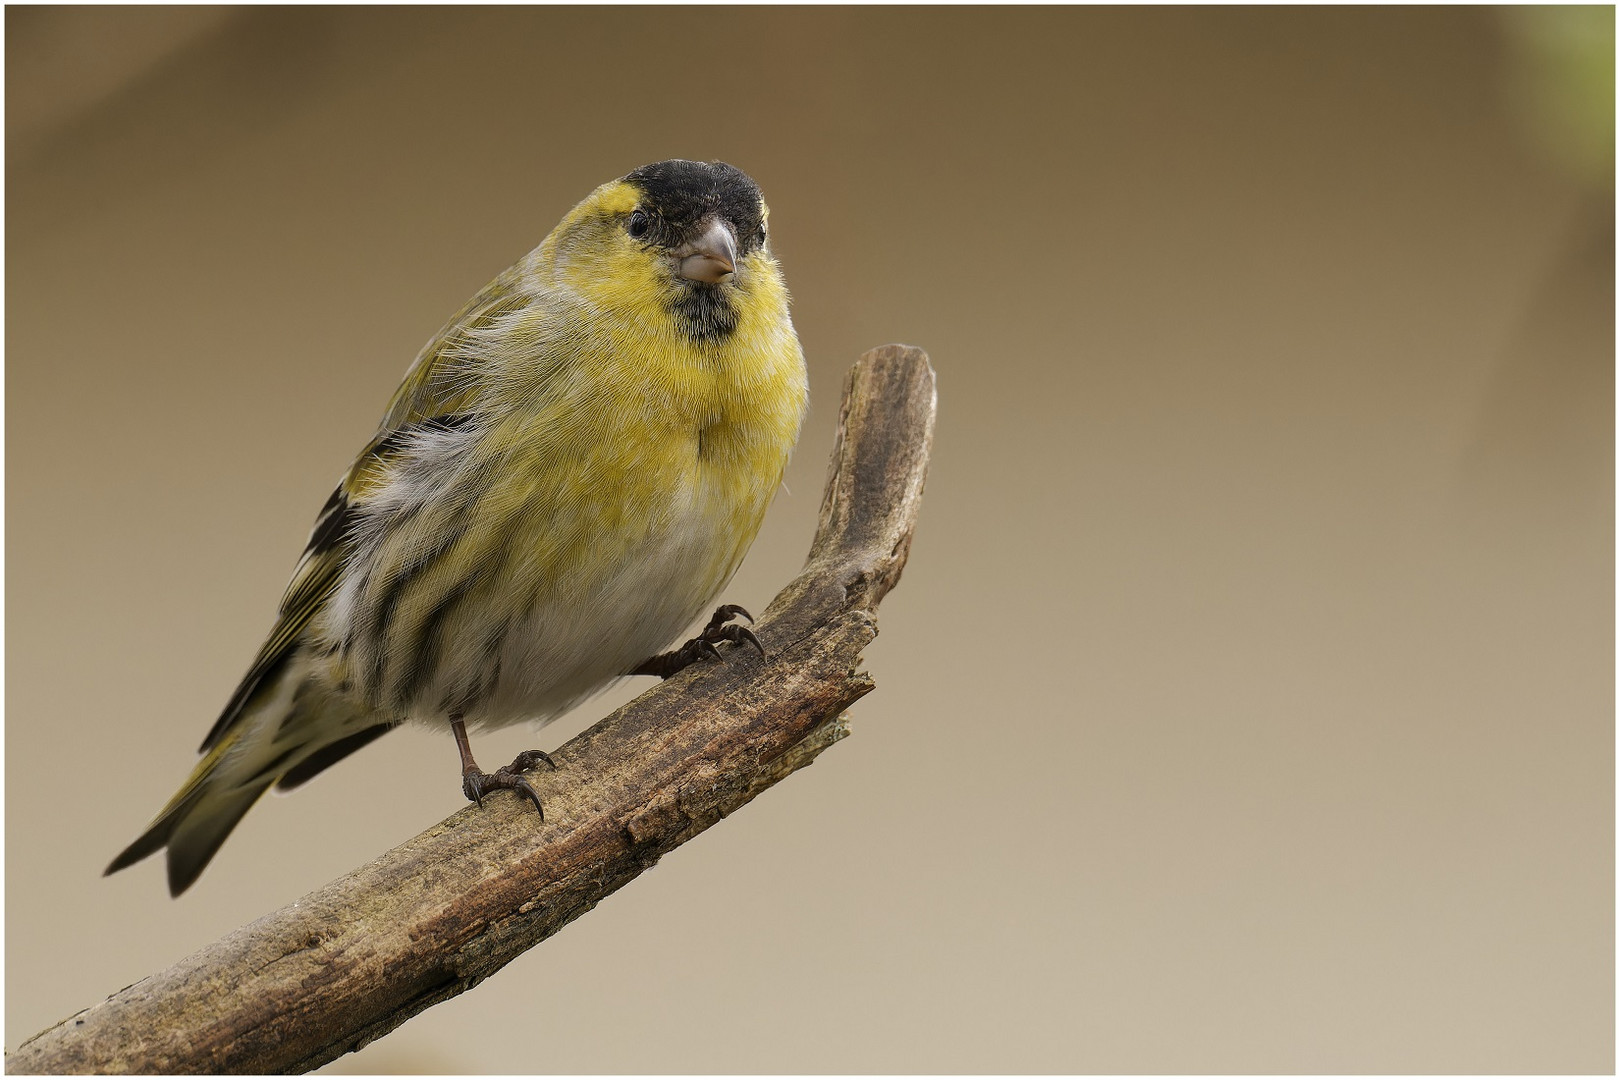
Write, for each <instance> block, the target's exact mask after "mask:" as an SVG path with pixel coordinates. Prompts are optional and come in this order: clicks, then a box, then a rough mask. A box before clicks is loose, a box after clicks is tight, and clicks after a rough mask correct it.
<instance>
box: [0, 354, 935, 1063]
mask: <svg viewBox="0 0 1620 1080" xmlns="http://www.w3.org/2000/svg"><path fill="white" fill-rule="evenodd" d="M933 427H934V373H933V370H932V368H931V367H930V366H929V363H928V358H927V356H926V355H925V354H924V353H923V352H922V350H920V349H914V348H910V347H907V346H900V345H889V346H884V347H883V348H879V349H875V350H873V351H872V352H869V353H867V354H866V355H865V356H863V357H861V359H860V361H859V362H857V363H856V364H855V366H854V367H853V368H851V369H850V373H849V376H848V379H847V380H846V382H845V385H844V397H843V406H842V411H841V413H840V416H839V428H838V441H837V443H836V445H835V447H834V450H833V456H832V463H831V467H830V475H829V477H828V480H827V490H826V496H825V498H824V499H823V501H822V507H821V521H820V525H819V527H818V529H817V532H816V539H815V543H814V545H813V547H812V549H811V553H810V558H809V560H808V562H807V564H806V567H805V570H804V572H803V573H801V574H800V575H799V576H798V577H797V578H796V579H794V581H793V582H791V583H790V584H789V585H788V586H787V587H786V588H785V589H783V590H782V592H781V593H780V594H779V595H778V596H777V598H776V599H775V600H774V601H773V602H772V603H771V606H770V607H769V608H768V609H767V610H766V611H765V612H764V613H763V614H762V615H761V617H760V620H759V623H758V624H757V626H756V627H755V630H756V632H757V633H758V635H759V638H760V640H761V641H762V642H763V643H764V646H765V649H766V651H767V653H768V659H763V660H762V659H761V658H760V657H759V656H758V655H757V654H756V653H755V652H754V651H753V650H752V649H749V648H746V647H742V648H739V647H730V646H728V647H726V648H725V649H724V652H723V658H724V663H704V664H697V665H694V666H693V667H690V668H688V669H687V670H686V671H683V672H681V673H680V674H679V675H676V676H675V677H674V678H672V679H670V680H668V681H667V682H665V683H663V684H661V685H659V686H656V687H654V688H653V689H651V690H649V691H648V692H647V693H645V694H643V695H641V696H640V697H638V698H637V699H636V700H635V701H632V702H631V703H630V704H628V705H626V706H625V707H624V708H622V709H619V710H618V711H617V712H615V713H613V714H612V715H611V716H609V717H607V718H606V719H605V720H603V721H601V722H600V723H598V724H597V725H596V726H594V727H592V728H591V729H590V730H589V731H586V732H584V733H583V734H581V735H580V736H579V737H577V738H575V739H573V740H572V741H570V742H569V743H567V744H566V745H564V746H563V747H562V748H560V749H558V750H557V751H555V752H554V753H553V755H552V756H553V758H555V759H556V762H557V765H558V769H557V770H556V771H555V772H549V771H545V770H541V771H539V772H537V773H535V774H532V775H533V776H534V777H536V783H537V786H540V787H541V793H542V795H543V797H544V799H545V804H546V820H545V822H544V823H543V824H542V823H541V822H540V821H539V820H538V819H537V818H536V816H535V814H534V811H533V809H532V807H529V806H528V805H527V803H525V802H523V801H521V800H519V799H517V798H515V797H511V796H509V795H507V794H505V793H502V794H499V795H497V796H495V797H492V798H490V799H488V800H487V801H486V802H485V805H484V806H483V808H482V809H479V808H476V807H471V806H469V807H468V808H466V809H464V810H461V811H459V812H457V813H455V814H453V815H451V816H450V817H449V818H447V819H446V820H444V821H443V822H441V823H439V824H438V825H436V826H434V827H433V828H431V829H429V830H427V831H426V832H424V833H422V834H421V835H420V836H417V837H416V838H414V839H412V840H410V841H408V842H406V843H405V844H402V845H400V846H399V847H397V848H395V849H394V850H392V851H390V852H388V853H387V854H386V855H383V856H382V857H381V858H378V859H376V860H375V861H373V862H370V863H368V864H366V865H365V866H362V867H360V868H359V869H357V870H355V871H353V872H352V873H350V874H348V875H347V876H345V877H342V878H339V879H338V880H337V881H334V882H332V883H331V884H329V885H327V886H325V887H324V888H322V889H318V890H317V891H315V892H313V893H310V894H309V895H308V896H305V897H304V898H303V899H301V900H299V901H297V902H295V903H293V904H291V905H289V906H287V907H285V908H282V909H281V910H280V911H276V912H273V913H271V914H269V915H266V916H264V917H263V918H261V919H258V920H257V921H255V922H252V923H249V924H248V925H246V926H244V927H241V928H240V929H238V930H236V931H234V932H233V933H231V934H228V935H227V936H226V937H224V938H222V939H221V940H219V941H217V942H215V943H214V944H212V945H210V946H208V947H207V948H205V949H203V950H201V951H200V952H198V953H196V954H194V955H192V956H189V957H187V958H186V959H184V960H182V961H180V962H179V963H178V964H175V965H174V966H173V967H171V968H169V969H168V970H166V971H163V972H160V973H159V974H156V975H153V976H150V977H149V978H146V979H143V980H141V981H140V982H138V983H136V984H135V985H134V986H131V987H128V988H126V989H124V990H121V991H119V992H118V993H117V994H114V995H113V996H112V997H110V998H108V999H107V1000H106V1001H103V1002H101V1003H100V1004H99V1005H95V1006H92V1007H91V1008H89V1009H86V1010H85V1011H83V1012H81V1013H78V1014H77V1015H75V1016H72V1017H69V1018H68V1019H66V1020H64V1021H62V1022H61V1023H59V1024H57V1025H56V1026H54V1027H52V1028H49V1029H48V1030H46V1031H43V1032H41V1033H40V1034H38V1035H35V1036H34V1037H33V1038H31V1039H29V1040H28V1041H26V1042H24V1043H23V1044H22V1045H21V1046H19V1047H18V1048H17V1050H16V1052H15V1053H13V1054H11V1055H10V1056H9V1057H8V1059H7V1061H6V1071H7V1072H12V1073H87V1072H253V1073H271V1072H298V1071H304V1070H308V1069H312V1068H315V1067H316V1066H319V1065H322V1064H324V1063H326V1062H328V1061H331V1060H332V1059H334V1058H336V1057H338V1056H340V1055H342V1054H345V1053H348V1052H349V1051H351V1050H356V1049H359V1048H360V1047H362V1046H364V1045H366V1044H367V1043H368V1042H370V1041H371V1040H373V1039H376V1038H378V1037H380V1036H382V1035H384V1034H386V1033H388V1032H389V1031H391V1030H392V1029H393V1028H395V1027H397V1026H398V1025H399V1024H401V1023H403V1022H404V1021H405V1020H407V1019H409V1018H410V1017H412V1016H414V1015H415V1014H417V1013H419V1012H421V1011H422V1010H423V1009H425V1008H427V1007H428V1006H430V1005H433V1004H436V1003H438V1002H440V1001H443V1000H445V999H446V998H449V997H453V996H454V995H456V994H459V993H461V992H462V991H464V990H467V989H468V988H470V987H472V986H476V985H477V984H478V983H479V982H480V981H482V980H483V979H485V978H487V977H488V976H489V975H491V974H493V973H494V972H495V971H497V970H499V969H500V968H501V967H502V966H503V965H505V964H506V963H508V962H509V961H511V960H512V959H513V958H514V957H516V956H517V955H518V954H520V953H522V952H523V951H524V950H525V949H528V948H529V947H531V946H533V945H535V944H537V943H538V942H540V941H543V940H544V939H545V938H547V937H549V936H551V935H552V934H554V933H556V932H557V931H558V930H559V929H561V928H562V927H563V926H565V925H567V924H568V923H569V922H571V921H572V920H574V919H576V918H578V917H579V916H581V915H583V914H584V913H585V912H587V911H589V910H590V909H591V908H592V907H594V906H595V905H596V904H597V902H598V901H600V900H601V899H602V898H603V897H605V896H607V895H608V894H609V893H611V892H613V891H614V890H615V889H617V888H619V887H620V886H621V885H623V884H625V883H626V882H628V881H630V880H631V879H632V878H634V877H635V876H636V875H638V874H640V873H641V872H642V871H643V870H645V869H646V868H647V867H649V866H651V865H652V864H653V863H655V862H657V861H658V859H659V858H660V857H661V856H663V855H664V854H665V853H667V852H669V851H671V850H673V849H674V848H675V847H677V846H679V845H680V844H682V843H684V842H686V841H687V840H689V839H691V838H692V837H693V836H696V835H697V834H698V833H700V832H702V831H703V830H704V829H706V828H708V827H709V826H710V825H713V824H714V823H715V822H716V821H718V820H719V819H720V818H722V817H724V816H726V815H727V814H729V813H731V812H732V811H734V810H736V809H737V808H738V807H740V806H742V805H743V804H744V803H746V802H748V801H749V800H750V799H752V798H753V797H754V796H755V795H757V794H759V793H760V792H761V791H763V790H764V789H765V788H767V787H769V786H770V785H772V784H774V783H775V782H776V781H778V780H780V779H782V778H783V777H784V776H787V775H788V774H789V773H791V772H793V771H794V770H795V769H798V768H801V767H803V766H805V765H808V764H809V763H810V762H811V761H812V760H814V759H815V757H816V755H817V754H819V753H820V752H821V751H822V750H825V749H826V748H827V747H828V746H831V745H832V744H833V743H834V742H836V741H838V740H839V739H841V738H843V737H844V736H845V735H846V734H848V728H847V726H846V721H845V718H844V717H843V715H842V714H843V710H845V709H846V708H848V707H849V706H850V705H851V704H853V703H854V702H855V701H856V700H857V699H859V698H860V697H861V696H862V695H864V694H866V693H867V692H868V691H870V690H871V689H872V687H873V683H872V680H871V679H870V678H869V677H868V676H867V675H866V673H864V672H862V671H860V670H859V664H860V658H861V651H862V650H863V649H864V648H865V647H866V645H867V643H869V642H870V641H871V640H872V638H873V637H874V636H875V635H876V633H877V628H876V623H875V620H876V613H877V606H878V603H879V602H880V601H881V600H882V599H883V596H884V594H886V593H887V592H888V591H889V589H890V588H892V587H893V586H894V584H895V582H896V581H898V580H899V577H900V571H901V569H902V568H903V567H904V565H905V561H906V554H907V552H908V550H909V548H910V545H911V535H912V529H913V527H914V525H915V523H916V519H917V512H918V509H919V506H920V504H921V499H922V489H923V479H924V474H925V472H926V469H927V464H928V453H929V447H930V445H931V443H932V440H933Z"/></svg>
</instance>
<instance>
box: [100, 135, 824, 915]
mask: <svg viewBox="0 0 1620 1080" xmlns="http://www.w3.org/2000/svg"><path fill="white" fill-rule="evenodd" d="M767 216H768V211H767V210H766V208H765V204H764V203H763V202H762V201H761V199H760V194H759V188H758V187H757V186H756V185H755V184H754V182H753V181H752V180H751V179H749V177H748V176H747V175H746V174H744V173H743V172H741V171H740V170H738V169H736V168H733V167H732V166H730V165H726V164H722V163H719V162H715V163H712V164H704V163H700V162H692V161H664V162H659V163H657V164H654V165H647V166H645V167H643V168H640V169H637V170H636V171H634V172H632V173H630V174H629V175H628V176H626V177H624V178H623V179H621V180H615V181H613V182H611V183H608V184H604V185H602V186H601V187H599V188H597V189H596V190H595V191H593V192H592V193H591V194H590V195H589V196H588V197H587V198H586V199H585V201H584V202H581V203H580V204H579V205H578V206H576V207H574V209H573V210H572V211H570V212H569V214H568V215H567V216H566V217H564V218H563V220H562V222H561V223H560V224H558V226H557V227H556V229H554V230H553V231H552V233H551V235H550V236H548V237H546V239H545V241H544V242H543V243H541V245H540V246H539V247H538V248H536V249H535V250H534V251H532V252H530V253H529V254H528V255H527V256H525V257H524V258H523V259H522V260H521V261H520V262H518V264H517V265H516V266H513V267H512V268H511V269H509V270H507V271H506V272H505V273H503V274H501V275H500V276H499V277H497V278H496V279H495V280H494V281H493V282H491V283H490V284H489V285H488V286H487V287H486V288H485V289H484V290H483V292H481V293H479V294H478V295H477V296H476V297H474V298H473V300H472V301H471V302H470V303H469V304H467V306H466V307H465V308H463V309H462V310H461V312H460V313H459V314H457V315H456V316H455V318H453V319H451V320H450V322H449V323H448V324H447V325H446V326H445V327H444V329H443V330H441V331H440V332H439V333H438V335H437V336H436V337H434V338H433V340H432V341H430V342H429V343H428V345H427V347H426V348H425V349H423V351H422V353H421V355H420V356H418V357H417V359H416V362H415V364H414V365H412V367H411V369H410V371H409V372H408V373H407V374H406V376H405V382H404V384H403V385H402V386H400V388H399V390H398V391H397V392H396V393H395V394H394V398H393V400H392V401H391V402H390V403H389V405H388V411H387V414H386V415H385V416H384V417H383V421H382V426H381V427H380V428H379V429H378V431H377V434H376V435H375V436H374V437H373V438H372V440H371V442H370V444H369V445H367V446H366V448H365V450H363V451H362V452H361V454H360V456H359V457H358V458H357V459H356V460H355V462H354V464H353V465H352V466H350V468H349V471H348V473H347V474H346V475H345V476H344V477H343V479H342V481H341V482H340V483H339V484H338V486H337V490H336V491H334V492H333V493H332V497H331V498H330V499H328V500H327V503H326V506H325V507H324V508H323V509H322V511H321V514H320V516H319V518H318V519H317V521H316V524H315V528H314V531H313V532H312V533H311V535H310V539H309V546H308V548H307V549H306V550H305V552H304V556H303V559H302V560H301V561H300V562H299V564H298V568H297V569H296V570H295V571H294V572H293V577H292V582H291V583H290V584H289V585H288V587H287V593H286V595H285V597H283V599H282V601H281V609H280V615H279V617H278V618H277V620H276V623H275V626H274V628H273V629H272V630H271V631H270V636H269V639H268V640H267V641H266V642H265V643H264V646H263V647H262V648H261V649H260V650H259V654H258V656H257V657H256V658H255V659H254V661H253V666H252V667H251V668H250V669H249V670H248V673H247V675H246V677H245V678H243V680H242V683H241V685H240V686H239V687H238V688H237V690H236V693H235V694H234V695H233V696H232V697H231V700H230V702H229V703H228V704H227V705H226V706H225V710H224V712H223V713H222V714H221V715H220V717H219V720H218V721H217V722H216V723H215V724H214V727H213V730H212V731H210V732H209V733H208V737H207V738H206V739H204V740H203V744H202V748H201V752H202V753H203V754H204V755H205V756H204V757H203V759H202V760H201V762H199V763H198V765H197V767H196V769H195V770H193V772H192V774H191V777H190V779H188V780H187V781H186V782H185V784H184V785H183V786H182V787H181V788H180V790H179V791H178V792H177V793H176V794H175V796H174V798H172V799H171V800H170V801H169V804H168V805H167V806H165V807H164V808H163V810H162V812H161V813H159V814H158V816H157V817H156V819H154V820H153V822H152V823H151V824H150V825H149V826H148V827H147V829H146V831H145V832H144V833H142V834H141V836H140V838H139V839H138V840H136V841H135V842H134V843H133V844H131V845H130V846H129V847H128V848H127V849H126V850H125V851H124V852H123V853H122V854H121V855H119V856H118V857H117V858H116V859H114V860H113V862H112V865H110V866H109V867H108V868H107V873H109V874H110V873H112V872H114V871H116V870H121V869H123V868H124V867H126V866H129V865H130V864H132V863H134V862H137V861H138V860H140V859H143V858H145V857H146V856H147V855H150V854H151V853H153V852H154V851H156V850H157V849H158V848H160V847H163V848H167V849H168V872H169V891H170V892H171V893H172V894H173V895H176V896H178V895H179V894H180V893H181V892H182V891H183V890H185V889H186V888H187V887H188V886H190V885H191V883H192V882H194V881H196V879H197V876H198V875H199V874H200V873H202V870H203V867H204V866H206V865H207V863H208V860H209V859H210V858H212V857H213V855H214V852H216V851H217V850H218V849H219V846H220V845H221V844H222V843H224V841H225V838H226V836H227V835H229V833H230V831H231V829H232V828H234V827H235V826H236V823H237V822H238V821H240V820H241V818H242V815H244V814H246V813H247V811H248V809H249V808H250V807H252V805H253V804H254V802H255V801H257V800H258V798H259V796H261V795H262V794H263V793H264V792H265V791H266V790H267V789H269V788H270V787H271V785H275V786H276V787H278V788H280V789H289V788H293V787H296V786H298V785H299V784H302V783H303V782H304V781H306V780H308V779H309V778H310V777H312V776H314V775H315V774H316V773H318V772H320V771H321V770H323V769H325V768H327V767H328V766H330V765H331V764H333V763H334V762H336V761H338V760H339V759H341V758H343V757H345V756H347V755H348V754H350V753H352V752H354V751H355V750H358V749H359V748H360V747H362V746H364V745H365V744H366V743H368V742H370V741H371V740H373V739H375V738H376V737H378V736H379V735H381V734H383V733H384V732H385V731H387V730H389V729H390V728H392V727H394V726H396V725H398V724H400V723H402V722H404V721H406V720H414V721H419V722H423V723H427V724H431V725H438V726H441V727H448V728H449V729H450V730H451V732H452V733H453V734H454V736H455V739H456V744H457V748H458V750H459V751H460V755H461V765H462V778H463V781H462V789H463V791H464V793H465V794H466V795H467V797H468V798H469V799H472V800H474V801H478V802H482V797H483V795H484V794H485V793H487V792H489V791H491V790H495V789H500V788H510V789H515V790H517V791H518V792H520V793H521V794H523V795H525V796H527V797H528V798H530V799H532V800H533V802H534V804H535V806H536V808H539V806H540V799H539V796H538V795H537V794H536V793H535V791H534V789H533V787H531V786H530V785H529V783H528V781H527V780H526V779H524V777H523V772H524V771H525V770H526V769H529V768H533V767H534V766H535V765H537V764H539V763H540V762H541V761H542V760H543V761H546V762H547V763H549V762H550V759H549V758H548V757H546V755H545V754H543V753H541V752H539V751H530V752H528V753H527V754H521V755H519V757H518V760H516V761H514V762H513V763H512V765H510V766H508V767H506V768H502V769H498V770H497V771H496V772H495V773H493V774H490V773H485V772H483V770H481V769H479V767H478V766H477V764H476V763H475V762H474V761H473V756H472V752H471V750H470V748H469V747H468V743H467V728H468V727H474V728H486V729H488V728H498V727H503V726H506V725H508V724H513V723H516V722H518V721H521V720H531V721H538V722H544V721H546V720H549V719H552V718H554V717H555V716H557V715H558V714H559V713H561V712H563V711H564V710H566V709H567V708H568V707H569V706H570V705H573V704H574V703H576V702H578V701H580V700H581V699H582V698H584V697H586V696H588V695H590V694H591V693H593V692H595V691H597V690H599V689H601V688H602V687H603V686H605V685H607V684H608V683H609V682H611V681H613V680H614V679H616V678H618V677H619V676H622V675H629V674H648V675H661V676H667V675H669V674H672V673H674V672H675V671H678V670H679V669H680V668H681V667H683V666H685V665H686V664H688V663H690V662H692V661H693V660H695V659H698V658H699V657H702V656H705V655H714V653H715V649H714V645H715V643H717V642H719V641H733V642H739V641H749V642H751V643H752V644H754V645H755V646H756V647H757V646H758V642H757V641H756V640H755V639H754V637H753V635H752V634H751V633H749V632H748V631H747V630H746V629H745V628H743V627H742V626H740V625H739V624H736V623H733V622H731V621H730V620H731V619H732V618H733V617H735V616H737V615H743V616H745V617H746V615H747V613H746V612H744V611H742V609H741V608H738V607H735V606H734V605H726V606H724V607H721V608H720V609H719V611H717V612H716V613H715V616H714V618H713V619H712V620H711V621H710V623H709V624H708V626H707V627H706V628H705V629H704V631H703V632H702V634H700V635H699V636H698V637H697V638H694V639H692V640H691V641H689V642H687V644H686V645H685V646H683V647H682V648H680V649H677V650H674V651H673V652H667V653H658V650H659V649H660V648H662V647H663V646H664V645H666V644H667V643H668V642H669V641H670V639H671V638H673V637H674V636H675V635H676V634H678V633H679V632H680V630H681V628H682V627H684V626H686V625H688V624H690V623H691V622H692V621H693V620H694V619H695V618H697V617H698V616H699V615H700V614H701V613H702V612H703V611H705V610H707V607H708V605H709V604H710V603H712V602H713V600H714V598H715V596H716V595H717V594H718V593H719V592H720V590H721V589H722V588H723V587H724V586H725V585H726V583H727V582H728V581H729V580H730V579H731V576H732V574H733V573H735V571H736V569H737V566H738V564H739V563H741V562H742V558H743V555H744V553H745V552H746V551H747V550H748V546H749V544H751V543H752V542H753V539H754V536H755V534H756V533H757V532H758V531H759V527H760V522H761V520H762V519H763V518H764V515H765V508H766V505H767V504H768V503H769V502H770V500H771V496H772V494H773V493H774V492H775V490H776V488H777V485H778V484H779V483H780V482H781V480H782V473H783V470H784V469H785V468H786V466H787V461H788V455H789V453H790V452H791V451H792V449H793V444H794V442H795V440H796V439H797V438H798V433H799V425H800V422H801V420H802V419H803V416H804V410H805V401H806V380H805V368H804V355H803V353H802V352H801V351H800V348H799V341H798V337H797V336H796V335H795V334H794V331H793V324H792V322H791V321H790V320H789V318H788V295H787V290H786V288H785V286H784V285H783V283H782V276H781V272H780V270H779V268H778V265H777V262H776V259H775V258H774V257H773V256H772V255H771V252H770V247H769V244H768V239H767V234H766V218H767ZM655 654H656V655H655Z"/></svg>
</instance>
